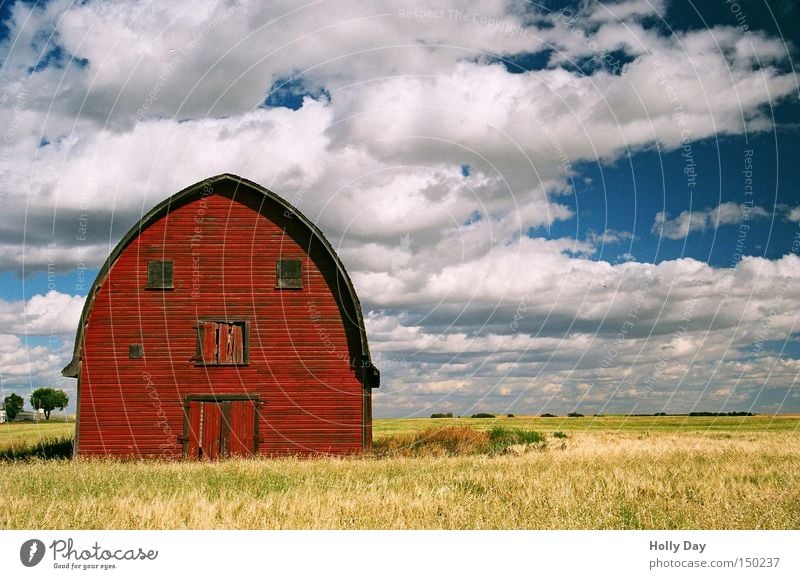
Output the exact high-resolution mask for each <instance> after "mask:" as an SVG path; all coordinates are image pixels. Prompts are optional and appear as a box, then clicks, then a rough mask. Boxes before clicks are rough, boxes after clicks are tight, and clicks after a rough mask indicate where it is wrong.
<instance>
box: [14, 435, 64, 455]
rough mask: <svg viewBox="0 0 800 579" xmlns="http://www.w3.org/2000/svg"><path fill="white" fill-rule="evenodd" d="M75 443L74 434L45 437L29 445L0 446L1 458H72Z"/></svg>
mask: <svg viewBox="0 0 800 579" xmlns="http://www.w3.org/2000/svg"><path fill="white" fill-rule="evenodd" d="M73 445H74V441H73V438H72V436H55V437H49V438H43V439H42V440H40V441H38V442H36V443H34V444H32V445H29V446H23V447H14V446H11V447H8V448H0V460H25V459H30V458H41V459H45V460H51V459H59V458H72V450H73Z"/></svg>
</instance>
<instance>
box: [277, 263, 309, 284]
mask: <svg viewBox="0 0 800 579" xmlns="http://www.w3.org/2000/svg"><path fill="white" fill-rule="evenodd" d="M275 279H276V280H277V282H276V284H275V287H277V288H278V289H302V288H303V262H302V261H301V260H299V259H279V260H278V264H277V266H276V272H275Z"/></svg>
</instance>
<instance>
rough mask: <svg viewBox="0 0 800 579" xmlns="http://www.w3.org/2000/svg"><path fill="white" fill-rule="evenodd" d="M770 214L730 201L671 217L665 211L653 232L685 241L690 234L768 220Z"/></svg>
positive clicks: (657, 218)
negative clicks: (723, 226)
mask: <svg viewBox="0 0 800 579" xmlns="http://www.w3.org/2000/svg"><path fill="white" fill-rule="evenodd" d="M769 215H770V214H769V213H768V212H767V210H766V209H764V208H763V207H759V206H757V205H752V204H750V205H748V204H746V203H735V202H733V201H728V202H726V203H721V204H720V205H718V206H717V207H714V208H713V209H704V210H702V211H682V212H681V213H680V214H679V215H678V216H676V217H670V216H669V215H668V214H667V213H666V212H665V211H659V212H658V213H657V214H656V219H655V222H654V223H653V227H652V232H653V234H654V235H659V236H662V237H666V238H667V239H683V238H685V237H686V236H687V235H689V234H690V233H694V232H697V231H706V230H707V229H716V228H717V227H719V226H720V225H736V224H740V223H745V224H746V223H747V222H748V221H749V220H751V219H752V220H757V219H766V218H767V217H769Z"/></svg>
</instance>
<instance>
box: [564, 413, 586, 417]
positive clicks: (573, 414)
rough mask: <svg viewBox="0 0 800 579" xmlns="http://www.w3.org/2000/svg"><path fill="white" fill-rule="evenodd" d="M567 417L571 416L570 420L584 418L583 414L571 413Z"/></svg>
mask: <svg viewBox="0 0 800 579" xmlns="http://www.w3.org/2000/svg"><path fill="white" fill-rule="evenodd" d="M567 416H569V417H570V418H583V414H581V413H580V412H570V413H569V414H567Z"/></svg>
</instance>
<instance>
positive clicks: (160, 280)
mask: <svg viewBox="0 0 800 579" xmlns="http://www.w3.org/2000/svg"><path fill="white" fill-rule="evenodd" d="M173 287H174V286H173V283H172V260H171V259H168V260H166V261H148V262H147V289H172V288H173Z"/></svg>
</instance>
